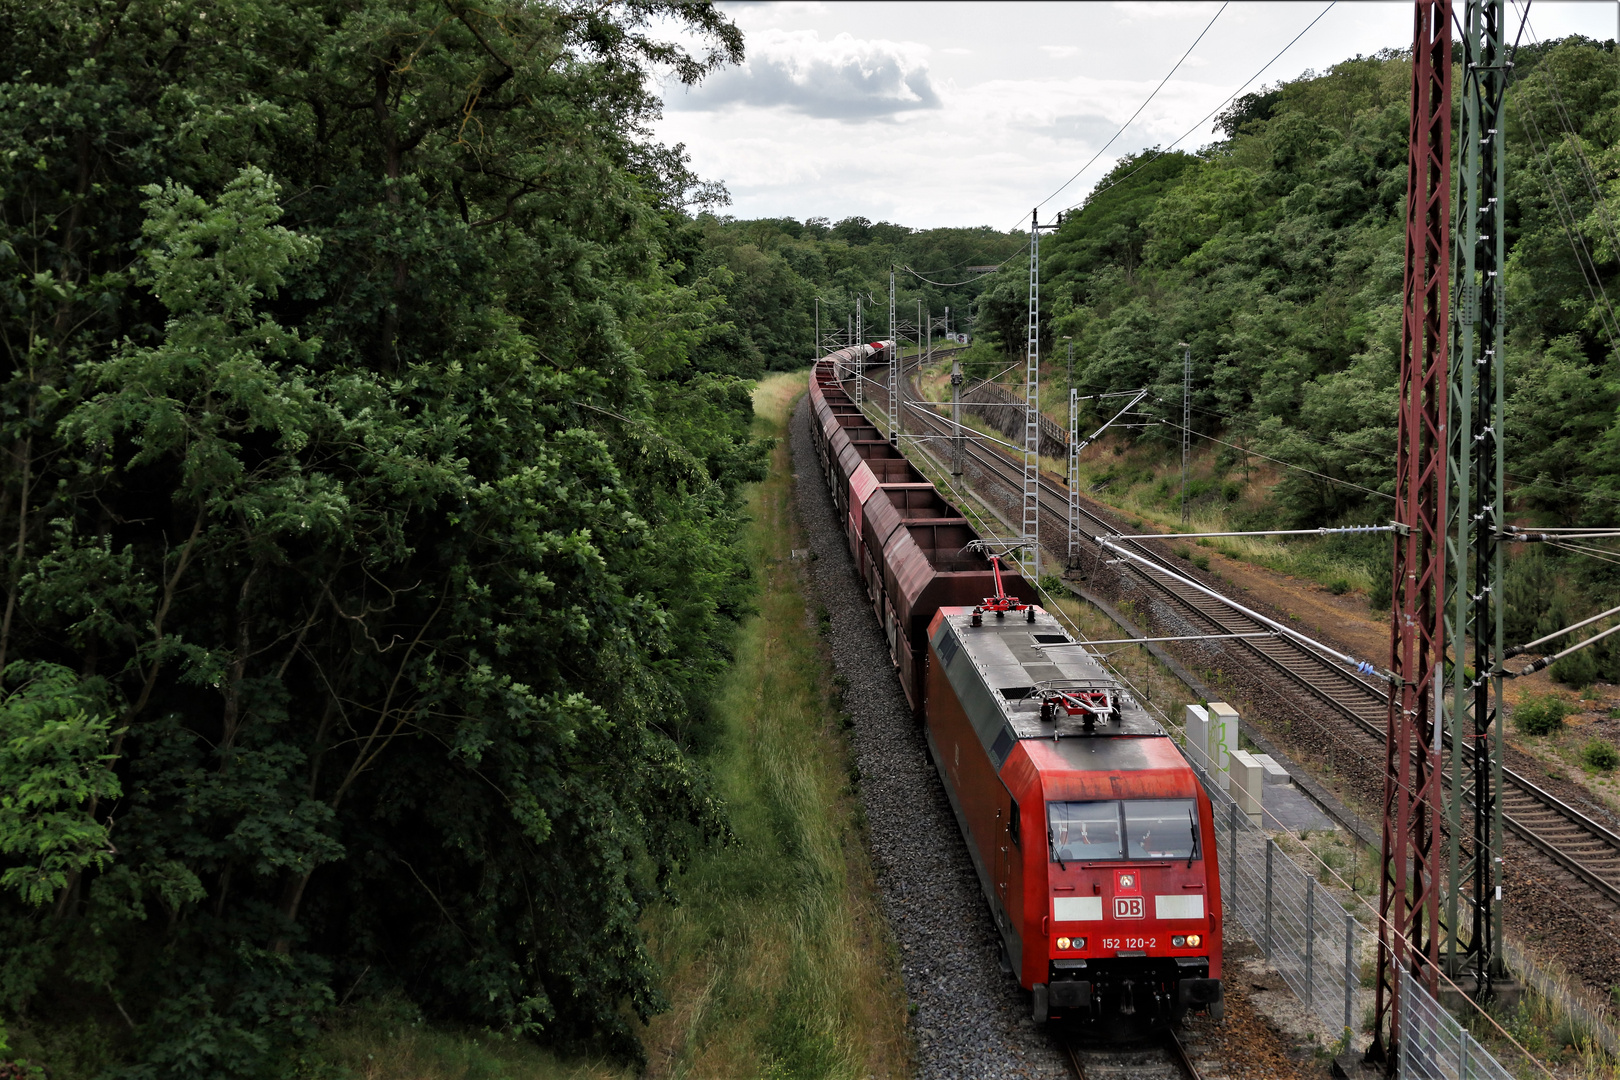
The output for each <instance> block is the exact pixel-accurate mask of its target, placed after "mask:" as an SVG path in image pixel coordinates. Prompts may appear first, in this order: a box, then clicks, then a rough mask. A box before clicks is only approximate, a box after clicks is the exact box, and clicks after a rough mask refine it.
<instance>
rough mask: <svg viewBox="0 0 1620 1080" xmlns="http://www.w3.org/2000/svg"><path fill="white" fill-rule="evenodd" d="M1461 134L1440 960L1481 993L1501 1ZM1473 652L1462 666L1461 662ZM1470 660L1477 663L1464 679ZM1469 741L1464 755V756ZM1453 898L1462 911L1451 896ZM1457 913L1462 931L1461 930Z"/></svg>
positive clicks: (1485, 32) (1467, 24)
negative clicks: (1466, 906) (1464, 905)
mask: <svg viewBox="0 0 1620 1080" xmlns="http://www.w3.org/2000/svg"><path fill="white" fill-rule="evenodd" d="M1463 24H1464V26H1463V33H1464V43H1463V66H1462V77H1463V87H1462V90H1463V101H1462V109H1461V118H1462V131H1461V133H1460V136H1459V138H1458V141H1457V146H1458V148H1459V150H1460V152H1461V155H1462V160H1461V161H1460V162H1458V165H1459V170H1460V176H1459V177H1458V192H1459V194H1461V195H1462V196H1463V199H1464V203H1463V207H1462V212H1461V214H1460V215H1459V217H1458V223H1459V225H1460V228H1459V229H1458V230H1457V236H1456V237H1455V242H1456V248H1455V265H1456V269H1457V285H1456V290H1455V295H1456V296H1457V298H1458V300H1459V306H1460V309H1461V310H1460V311H1459V313H1458V318H1457V340H1456V348H1455V349H1454V350H1453V352H1452V355H1451V362H1450V365H1449V368H1450V386H1449V393H1448V404H1449V406H1450V422H1451V428H1450V438H1449V448H1448V452H1447V469H1448V479H1449V481H1450V492H1449V495H1450V499H1449V508H1450V513H1449V514H1448V518H1449V520H1448V522H1447V530H1446V531H1447V533H1448V534H1449V537H1450V539H1451V543H1450V544H1448V545H1447V555H1448V558H1447V560H1446V561H1447V566H1446V579H1445V588H1446V602H1445V607H1444V610H1445V612H1446V615H1447V626H1446V646H1447V647H1446V649H1445V650H1444V651H1443V653H1442V655H1446V654H1449V655H1450V656H1451V657H1452V658H1454V662H1453V663H1451V664H1450V665H1449V666H1450V669H1451V670H1450V675H1451V679H1450V688H1451V700H1450V702H1449V706H1450V707H1449V709H1447V710H1446V711H1447V715H1446V717H1445V726H1446V730H1447V731H1448V733H1449V734H1450V736H1451V760H1450V762H1449V763H1448V764H1449V766H1450V769H1451V792H1450V797H1449V798H1448V799H1447V800H1446V827H1447V835H1448V842H1447V852H1446V853H1447V871H1448V873H1447V881H1446V891H1445V918H1444V920H1443V925H1444V926H1445V928H1446V957H1445V960H1446V968H1447V973H1448V974H1449V975H1450V976H1451V977H1452V978H1453V979H1456V980H1457V981H1458V982H1464V980H1467V981H1469V982H1471V983H1472V984H1473V992H1474V994H1475V995H1476V998H1477V999H1479V1000H1484V999H1486V998H1488V997H1490V996H1491V995H1492V992H1493V989H1494V984H1495V983H1497V982H1499V981H1500V980H1501V979H1502V978H1504V977H1505V975H1506V969H1505V968H1504V966H1503V964H1502V955H1501V940H1502V906H1501V903H1500V901H1499V899H1498V896H1497V893H1498V891H1499V890H1500V888H1501V872H1500V867H1501V846H1502V840H1501V838H1502V807H1501V803H1500V799H1499V793H1500V791H1501V770H1502V748H1501V743H1502V725H1501V701H1502V675H1501V672H1502V660H1503V659H1504V653H1503V651H1502V604H1501V597H1502V548H1501V543H1500V540H1499V532H1500V530H1501V527H1502V523H1503V512H1502V511H1503V506H1502V470H1503V461H1502V457H1503V439H1502V422H1503V410H1502V381H1503V380H1502V363H1501V360H1502V343H1503V329H1504V322H1505V320H1504V318H1503V315H1504V311H1503V305H1502V276H1501V275H1502V269H1503V267H1504V258H1503V253H1504V251H1505V247H1504V239H1503V233H1504V231H1505V225H1506V216H1505V213H1504V206H1503V202H1504V196H1505V194H1506V192H1505V190H1504V187H1503V179H1504V160H1503V158H1504V154H1503V145H1502V144H1503V139H1502V133H1503V131H1504V129H1505V127H1506V125H1505V124H1504V123H1503V117H1502V105H1503V94H1504V92H1505V89H1506V82H1507V72H1506V70H1505V64H1504V61H1505V60H1506V55H1505V54H1506V48H1505V45H1506V42H1505V40H1504V30H1505V12H1504V5H1503V3H1502V0H1468V2H1467V3H1466V5H1465V12H1464V17H1463ZM1464 657H1470V661H1469V662H1462V661H1463V658H1464ZM1470 669H1472V672H1474V673H1477V674H1474V675H1472V677H1471V676H1470ZM1465 751H1471V752H1465ZM1464 897H1466V898H1468V900H1469V901H1470V902H1471V906H1472V910H1471V911H1470V912H1467V913H1464V912H1462V911H1460V910H1459V906H1460V904H1461V902H1462V901H1463V899H1464ZM1464 921H1467V922H1469V924H1470V925H1469V927H1468V930H1469V932H1468V933H1467V934H1466V935H1465V934H1464V933H1463V923H1464Z"/></svg>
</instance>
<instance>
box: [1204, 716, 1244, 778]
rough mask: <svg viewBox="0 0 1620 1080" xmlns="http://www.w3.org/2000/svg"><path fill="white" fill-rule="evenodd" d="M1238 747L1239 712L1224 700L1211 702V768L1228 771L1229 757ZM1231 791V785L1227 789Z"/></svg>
mask: <svg viewBox="0 0 1620 1080" xmlns="http://www.w3.org/2000/svg"><path fill="white" fill-rule="evenodd" d="M1237 747H1238V714H1237V710H1236V709H1234V708H1232V706H1230V705H1228V704H1227V703H1226V702H1224V701H1212V702H1210V703H1209V768H1210V771H1211V772H1214V773H1224V772H1226V771H1227V758H1228V757H1229V756H1230V755H1231V753H1232V751H1233V750H1236V749H1237ZM1227 790H1228V791H1230V790H1231V789H1230V787H1228V789H1227Z"/></svg>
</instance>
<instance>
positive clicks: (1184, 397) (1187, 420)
mask: <svg viewBox="0 0 1620 1080" xmlns="http://www.w3.org/2000/svg"><path fill="white" fill-rule="evenodd" d="M1180 344H1181V347H1182V354H1181V523H1182V524H1183V525H1185V524H1187V453H1188V451H1189V450H1190V449H1191V447H1192V346H1191V345H1190V344H1188V343H1187V342H1185V341H1183V342H1181V343H1180Z"/></svg>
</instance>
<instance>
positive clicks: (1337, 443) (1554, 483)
mask: <svg viewBox="0 0 1620 1080" xmlns="http://www.w3.org/2000/svg"><path fill="white" fill-rule="evenodd" d="M1122 392H1123V393H1129V392H1130V391H1122ZM1154 400H1155V401H1157V402H1159V403H1160V404H1162V405H1176V404H1177V403H1176V402H1173V401H1169V400H1166V399H1165V398H1163V397H1158V396H1155V397H1154ZM1192 411H1193V412H1196V413H1202V414H1204V415H1205V416H1212V417H1214V418H1215V419H1217V420H1225V421H1227V422H1228V423H1231V424H1241V423H1243V420H1242V419H1241V418H1239V417H1236V416H1232V415H1230V414H1229V413H1223V412H1218V411H1216V410H1215V409H1208V408H1204V407H1203V406H1200V405H1194V406H1193V407H1192ZM1288 433H1289V434H1290V435H1291V436H1293V437H1294V438H1298V439H1304V440H1305V441H1306V442H1312V443H1315V444H1316V445H1318V446H1326V447H1339V448H1341V449H1344V450H1354V451H1357V452H1359V453H1363V454H1367V453H1376V452H1378V448H1377V447H1371V446H1362V445H1358V444H1357V443H1355V442H1350V441H1347V440H1346V439H1345V438H1343V437H1333V438H1331V439H1323V438H1318V437H1317V436H1315V435H1311V434H1308V433H1307V432H1304V431H1301V430H1300V429H1298V428H1290V429H1289V430H1288ZM1193 434H1195V435H1196V434H1198V433H1197V432H1196V431H1194V432H1193ZM1224 445H1227V446H1230V445H1232V444H1231V443H1226V444H1224ZM1237 449H1239V450H1241V451H1243V453H1246V454H1256V455H1257V456H1258V453H1259V452H1258V451H1255V450H1250V449H1248V448H1247V447H1241V446H1240V447H1237ZM1502 475H1503V476H1505V477H1507V478H1508V479H1509V480H1514V481H1517V482H1519V483H1521V484H1542V485H1545V486H1547V487H1555V488H1558V489H1560V490H1562V491H1568V492H1572V493H1573V494H1576V495H1580V496H1582V497H1583V498H1588V499H1597V500H1600V501H1602V502H1620V496H1616V495H1606V494H1604V493H1603V492H1601V491H1593V490H1591V489H1590V488H1583V487H1580V486H1578V485H1575V484H1567V483H1564V482H1562V481H1558V480H1547V479H1542V478H1540V477H1534V478H1532V477H1528V476H1525V475H1524V474H1523V473H1514V472H1508V473H1503V474H1502ZM1536 531H1538V532H1543V531H1546V530H1540V529H1538V530H1536Z"/></svg>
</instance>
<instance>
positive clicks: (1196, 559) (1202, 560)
mask: <svg viewBox="0 0 1620 1080" xmlns="http://www.w3.org/2000/svg"><path fill="white" fill-rule="evenodd" d="M1192 564H1193V565H1194V566H1196V567H1198V569H1200V570H1208V569H1209V556H1208V555H1205V554H1204V553H1203V552H1199V553H1198V554H1197V555H1194V556H1193V557H1192Z"/></svg>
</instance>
